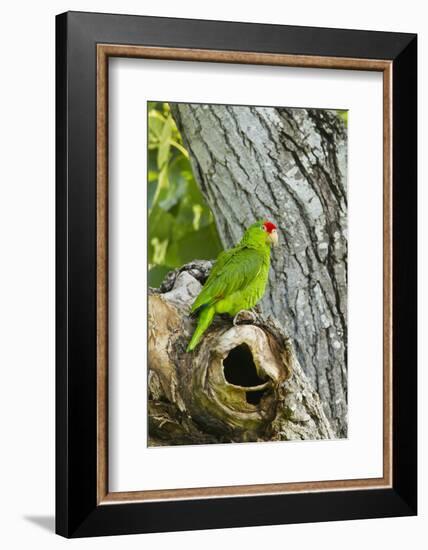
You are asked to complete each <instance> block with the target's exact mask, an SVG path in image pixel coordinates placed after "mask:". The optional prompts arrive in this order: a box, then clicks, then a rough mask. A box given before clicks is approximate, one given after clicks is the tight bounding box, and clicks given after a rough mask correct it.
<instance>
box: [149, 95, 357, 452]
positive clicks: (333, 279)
mask: <svg viewBox="0 0 428 550" xmlns="http://www.w3.org/2000/svg"><path fill="white" fill-rule="evenodd" d="M347 125H348V112H347V111H345V110H339V109H337V110H332V109H303V108H291V107H272V106H243V105H217V104H186V103H172V102H164V101H152V102H148V104H147V128H148V140H147V143H148V150H147V159H148V163H147V164H148V173H147V199H148V214H149V215H148V280H149V297H148V373H147V375H148V411H147V414H148V445H149V446H151V447H155V446H172V445H198V444H215V443H241V442H267V441H291V440H315V439H340V438H346V437H347V428H348V426H347V380H348V372H347V221H348V217H347Z"/></svg>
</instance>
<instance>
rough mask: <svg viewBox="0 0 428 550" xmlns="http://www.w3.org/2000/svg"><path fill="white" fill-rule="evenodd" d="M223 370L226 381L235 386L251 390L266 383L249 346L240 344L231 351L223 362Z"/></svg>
mask: <svg viewBox="0 0 428 550" xmlns="http://www.w3.org/2000/svg"><path fill="white" fill-rule="evenodd" d="M223 369H224V377H225V378H226V380H227V381H228V382H229V384H235V386H244V387H247V388H251V387H252V386H260V384H264V382H265V381H266V380H263V379H262V378H260V376H259V375H258V374H257V369H256V365H255V363H254V359H253V354H252V353H251V350H250V348H249V347H248V346H247V344H240V345H239V346H237V347H236V348H233V349H231V350H230V351H229V355H228V356H227V357H226V358H225V359H224V360H223ZM250 393H257V392H250ZM247 400H248V399H247ZM259 401H260V399H259Z"/></svg>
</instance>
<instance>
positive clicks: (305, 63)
mask: <svg viewBox="0 0 428 550" xmlns="http://www.w3.org/2000/svg"><path fill="white" fill-rule="evenodd" d="M109 57H133V58H146V59H163V60H182V61H204V62H217V63H237V64H252V65H277V66H286V67H309V68H318V69H320V68H325V69H347V70H363V71H378V72H382V73H383V476H382V477H381V478H368V479H342V480H331V481H310V482H292V483H271V484H255V485H240V486H224V487H203V488H191V487H189V488H186V489H160V490H146V491H144V490H141V491H129V492H109V489H108V60H109ZM392 100H393V98H392V62H391V61H385V60H367V59H359V58H339V57H318V56H304V55H285V54H267V53H255V52H237V51H217V50H198V49H187V48H164V47H147V46H126V45H121V44H98V45H97V503H98V504H99V505H105V504H109V503H120V502H141V501H154V500H157V501H159V500H167V499H175V500H183V499H189V498H193V499H195V498H215V497H231V496H250V495H261V494H264V495H266V494H278V493H296V492H314V491H318V492H319V491H337V490H356V489H378V488H387V487H391V486H392Z"/></svg>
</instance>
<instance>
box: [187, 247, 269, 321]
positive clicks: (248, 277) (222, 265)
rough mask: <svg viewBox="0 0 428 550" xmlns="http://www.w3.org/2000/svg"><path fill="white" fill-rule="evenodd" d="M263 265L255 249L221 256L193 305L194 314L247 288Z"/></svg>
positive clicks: (227, 252) (261, 258) (242, 249)
mask: <svg viewBox="0 0 428 550" xmlns="http://www.w3.org/2000/svg"><path fill="white" fill-rule="evenodd" d="M223 254H225V256H223ZM219 260H220V261H219ZM262 265H263V256H262V255H261V254H259V253H258V252H257V251H256V250H254V248H246V247H243V248H234V249H233V248H232V249H231V250H228V251H226V252H224V253H222V254H220V256H219V257H218V259H217V262H216V263H215V264H214V266H213V268H212V270H211V274H210V276H209V277H208V279H207V281H206V283H205V285H204V286H203V288H202V290H201V292H200V293H199V295H198V297H197V298H196V300H195V301H194V303H193V305H192V312H194V311H196V310H197V309H198V308H200V307H202V306H206V305H212V304H214V303H215V302H217V301H218V300H221V299H222V298H224V297H226V296H230V295H231V294H233V293H234V292H236V291H238V290H241V289H243V288H245V287H246V286H247V285H248V284H249V283H250V282H251V281H253V280H254V279H255V278H256V277H257V275H258V274H259V273H260V270H261V268H262Z"/></svg>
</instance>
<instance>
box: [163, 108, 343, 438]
mask: <svg viewBox="0 0 428 550" xmlns="http://www.w3.org/2000/svg"><path fill="white" fill-rule="evenodd" d="M171 110H172V113H173V115H174V118H175V120H176V122H177V126H178V127H179V129H180V131H181V133H182V136H183V140H184V142H185V145H186V147H187V149H188V151H189V155H190V159H191V162H192V166H193V170H194V175H195V177H196V180H197V181H198V184H199V185H200V188H201V190H202V192H203V194H204V196H205V198H206V200H207V202H208V204H209V206H210V208H211V210H212V212H213V214H214V217H215V220H216V223H217V227H218V230H219V234H220V237H221V239H222V242H223V244H224V246H225V247H230V246H232V245H234V244H235V243H236V242H237V241H239V239H240V238H241V236H242V234H243V232H244V230H245V229H246V227H248V225H249V224H250V223H252V222H253V221H255V220H257V219H269V220H271V221H273V222H274V223H276V224H277V225H278V228H279V235H280V247H279V249H276V250H274V251H273V252H272V268H273V269H271V273H270V283H269V286H268V289H267V291H266V295H265V297H264V299H263V301H262V304H261V307H262V310H263V312H264V313H271V314H272V315H273V316H274V317H275V318H276V319H278V320H279V321H280V323H281V324H282V326H283V327H284V329H285V331H286V332H287V334H288V335H289V336H290V337H291V339H292V340H293V343H294V345H295V349H296V353H297V357H298V359H299V362H300V364H301V365H302V367H303V370H304V371H305V373H306V374H307V376H308V377H309V378H310V380H311V381H312V383H313V385H314V387H315V388H316V390H317V391H318V393H319V395H320V398H321V400H322V402H323V405H324V408H325V412H326V414H327V416H328V417H329V419H330V420H331V422H332V425H333V426H334V428H335V430H336V432H337V434H338V435H339V437H346V435H347V197H346V163H347V145H346V143H347V142H346V128H345V125H344V123H343V121H342V120H341V119H340V118H339V116H338V115H337V114H336V112H334V111H325V110H312V109H285V108H265V107H232V106H219V105H189V104H171Z"/></svg>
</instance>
